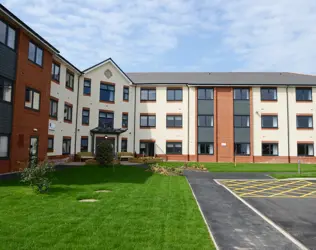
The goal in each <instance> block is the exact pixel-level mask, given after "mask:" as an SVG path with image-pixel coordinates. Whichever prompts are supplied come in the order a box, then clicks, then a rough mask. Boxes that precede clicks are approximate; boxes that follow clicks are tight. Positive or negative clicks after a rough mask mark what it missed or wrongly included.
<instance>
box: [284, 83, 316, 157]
mask: <svg viewBox="0 0 316 250" xmlns="http://www.w3.org/2000/svg"><path fill="white" fill-rule="evenodd" d="M312 99H313V101H312V102H296V89H295V88H293V87H289V106H290V115H289V116H290V142H291V143H290V154H291V156H297V142H298V141H308V142H314V144H315V143H316V134H315V131H314V129H312V130H298V129H297V128H296V114H304V113H306V114H313V127H315V125H316V113H315V108H316V105H315V104H316V88H312Z"/></svg>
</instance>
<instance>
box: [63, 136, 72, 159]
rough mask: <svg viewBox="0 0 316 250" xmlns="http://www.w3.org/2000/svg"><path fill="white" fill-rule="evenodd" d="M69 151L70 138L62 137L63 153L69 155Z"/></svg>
mask: <svg viewBox="0 0 316 250" xmlns="http://www.w3.org/2000/svg"><path fill="white" fill-rule="evenodd" d="M70 152H71V138H63V155H69V154H70Z"/></svg>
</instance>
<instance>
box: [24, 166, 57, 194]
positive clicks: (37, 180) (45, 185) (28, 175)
mask: <svg viewBox="0 0 316 250" xmlns="http://www.w3.org/2000/svg"><path fill="white" fill-rule="evenodd" d="M54 171H55V169H54V166H53V165H52V164H50V163H48V162H42V163H39V164H36V163H31V164H30V166H29V167H27V168H25V169H23V170H22V173H21V182H23V183H26V184H28V185H30V186H31V187H32V188H33V189H34V190H35V191H36V192H39V193H46V192H47V191H48V189H49V187H50V185H51V184H52V173H53V172H54Z"/></svg>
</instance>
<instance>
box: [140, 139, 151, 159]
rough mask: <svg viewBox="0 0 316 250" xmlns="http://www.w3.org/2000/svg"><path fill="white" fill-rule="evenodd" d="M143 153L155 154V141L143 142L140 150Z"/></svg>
mask: <svg viewBox="0 0 316 250" xmlns="http://www.w3.org/2000/svg"><path fill="white" fill-rule="evenodd" d="M139 152H140V154H141V155H144V156H155V143H154V142H141V143H140V150H139Z"/></svg>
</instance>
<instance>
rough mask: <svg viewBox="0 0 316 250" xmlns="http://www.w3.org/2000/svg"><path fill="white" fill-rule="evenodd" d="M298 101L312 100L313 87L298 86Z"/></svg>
mask: <svg viewBox="0 0 316 250" xmlns="http://www.w3.org/2000/svg"><path fill="white" fill-rule="evenodd" d="M296 101H312V88H296Z"/></svg>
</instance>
